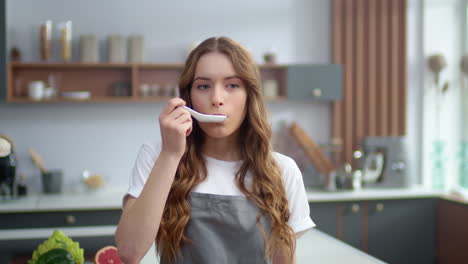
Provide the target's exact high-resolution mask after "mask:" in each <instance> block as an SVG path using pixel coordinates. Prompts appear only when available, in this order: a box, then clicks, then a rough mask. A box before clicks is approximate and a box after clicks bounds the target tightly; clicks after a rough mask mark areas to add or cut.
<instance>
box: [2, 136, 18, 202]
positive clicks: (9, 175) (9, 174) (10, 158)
mask: <svg viewBox="0 0 468 264" xmlns="http://www.w3.org/2000/svg"><path fill="white" fill-rule="evenodd" d="M15 178H16V157H15V154H14V152H13V144H12V142H11V140H10V139H8V138H7V137H6V136H0V200H1V199H3V198H12V197H13V196H14V195H15V192H14V187H15Z"/></svg>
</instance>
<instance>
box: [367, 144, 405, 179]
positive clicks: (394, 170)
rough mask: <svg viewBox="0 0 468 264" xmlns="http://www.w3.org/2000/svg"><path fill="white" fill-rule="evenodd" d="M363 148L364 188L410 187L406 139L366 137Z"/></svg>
mask: <svg viewBox="0 0 468 264" xmlns="http://www.w3.org/2000/svg"><path fill="white" fill-rule="evenodd" d="M362 146H363V150H364V157H363V158H362V164H361V168H362V182H363V187H375V188H399V187H409V185H410V179H409V175H408V173H407V171H408V170H407V160H408V156H407V155H408V153H407V143H406V138H405V137H365V138H364V140H363V143H362Z"/></svg>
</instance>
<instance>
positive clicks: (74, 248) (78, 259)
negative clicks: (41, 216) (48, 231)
mask: <svg viewBox="0 0 468 264" xmlns="http://www.w3.org/2000/svg"><path fill="white" fill-rule="evenodd" d="M55 248H63V249H65V250H67V251H68V252H69V253H70V254H71V256H72V258H73V261H74V262H75V264H83V263H84V251H83V249H82V248H80V244H79V243H78V242H74V241H73V240H71V238H69V237H68V236H66V235H65V234H64V233H63V232H62V231H59V230H56V231H54V233H53V234H52V236H50V237H49V238H48V239H47V240H46V241H44V242H43V243H42V244H40V245H39V246H38V247H37V249H36V250H34V252H33V255H32V259H31V260H29V261H28V264H38V260H39V258H40V257H41V256H42V255H43V254H45V253H47V252H48V251H50V250H52V249H55Z"/></svg>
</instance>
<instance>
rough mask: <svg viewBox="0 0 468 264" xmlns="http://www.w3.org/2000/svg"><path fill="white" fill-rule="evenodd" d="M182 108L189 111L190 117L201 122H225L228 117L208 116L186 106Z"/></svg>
mask: <svg viewBox="0 0 468 264" xmlns="http://www.w3.org/2000/svg"><path fill="white" fill-rule="evenodd" d="M182 107H183V108H185V110H187V111H189V113H190V115H191V116H193V117H194V118H195V119H197V120H198V121H200V122H223V121H224V120H225V119H226V117H227V116H225V115H206V114H202V113H198V112H197V111H195V110H193V109H192V108H189V107H187V106H185V105H184V106H182Z"/></svg>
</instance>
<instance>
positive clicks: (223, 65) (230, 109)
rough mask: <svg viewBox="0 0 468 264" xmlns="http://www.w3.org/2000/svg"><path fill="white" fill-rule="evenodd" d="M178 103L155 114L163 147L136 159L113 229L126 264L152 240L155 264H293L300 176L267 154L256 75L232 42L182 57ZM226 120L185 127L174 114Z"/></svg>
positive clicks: (306, 221)
mask: <svg viewBox="0 0 468 264" xmlns="http://www.w3.org/2000/svg"><path fill="white" fill-rule="evenodd" d="M179 87H180V98H173V99H171V100H170V101H169V102H168V103H167V105H166V106H165V108H164V109H163V111H162V113H161V114H160V116H159V125H160V129H161V138H162V142H161V143H159V144H158V143H154V144H153V143H152V144H144V145H143V146H142V147H141V149H140V152H139V153H138V157H137V160H136V162H135V167H134V171H133V175H132V177H131V179H130V187H129V190H128V194H127V195H126V197H125V198H124V209H123V213H122V216H121V219H120V223H119V225H118V228H117V231H116V243H117V246H118V251H119V254H120V256H121V258H122V260H123V261H124V262H125V263H126V264H133V263H139V261H140V260H141V258H142V257H143V256H144V255H145V254H146V252H147V251H148V250H149V248H150V247H151V245H152V243H153V242H154V241H155V240H156V245H157V249H158V253H159V255H160V257H161V263H272V262H273V263H274V264H277V263H293V262H294V256H295V242H296V238H297V237H298V236H299V235H300V234H302V233H303V232H305V231H306V230H308V229H310V228H312V227H313V226H315V225H314V223H313V222H312V220H311V219H310V217H309V206H308V202H307V197H306V193H305V188H304V183H303V180H302V175H301V173H300V171H299V169H298V167H297V165H296V163H295V162H294V161H293V160H292V159H291V158H289V157H287V156H284V155H282V154H279V153H276V152H273V151H272V149H271V144H270V138H271V128H270V125H269V123H268V120H267V111H266V108H265V103H264V101H263V96H262V90H261V86H260V77H259V72H258V69H257V67H256V65H255V63H254V60H253V58H252V57H251V55H250V54H249V53H248V52H247V51H246V49H245V48H243V47H242V46H241V45H239V44H238V43H237V42H235V41H233V40H231V39H229V38H225V37H221V38H210V39H207V40H205V41H204V42H202V43H201V44H200V45H199V46H198V47H196V48H195V49H194V50H193V51H192V52H191V53H190V55H189V57H188V59H187V62H186V65H185V69H184V71H183V73H182V75H181V78H180V83H179ZM183 105H187V106H189V107H191V108H193V109H195V110H196V111H198V112H202V113H207V114H222V115H226V116H227V119H226V120H224V121H223V122H222V123H202V122H198V121H196V120H192V118H191V116H190V114H189V113H188V112H187V111H186V110H185V109H184V108H182V107H181V106H183Z"/></svg>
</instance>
